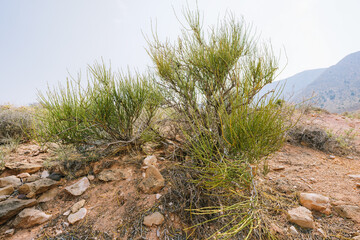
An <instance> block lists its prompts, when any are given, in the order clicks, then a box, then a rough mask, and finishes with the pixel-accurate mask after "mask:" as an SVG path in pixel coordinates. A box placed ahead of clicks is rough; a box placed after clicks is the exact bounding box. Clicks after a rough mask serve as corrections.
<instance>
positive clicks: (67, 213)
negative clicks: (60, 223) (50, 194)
mask: <svg viewBox="0 0 360 240" xmlns="http://www.w3.org/2000/svg"><path fill="white" fill-rule="evenodd" d="M70 213H71V211H70V210H67V211H66V212H64V213H63V215H64V216H69V215H70Z"/></svg>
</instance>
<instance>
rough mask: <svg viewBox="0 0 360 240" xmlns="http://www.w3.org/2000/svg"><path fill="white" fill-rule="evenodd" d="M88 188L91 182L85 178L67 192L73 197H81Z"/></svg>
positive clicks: (67, 188)
mask: <svg viewBox="0 0 360 240" xmlns="http://www.w3.org/2000/svg"><path fill="white" fill-rule="evenodd" d="M88 187H90V182H89V180H88V179H87V177H83V178H81V179H80V180H79V181H77V182H76V183H74V184H73V185H70V186H68V187H66V188H65V190H66V191H67V192H68V193H70V194H71V195H74V196H80V195H81V194H83V193H84V192H85V191H86V189H88Z"/></svg>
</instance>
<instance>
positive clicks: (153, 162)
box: [144, 155, 157, 166]
mask: <svg viewBox="0 0 360 240" xmlns="http://www.w3.org/2000/svg"><path fill="white" fill-rule="evenodd" d="M156 163H157V158H156V156H154V155H151V156H147V157H146V158H145V159H144V165H146V166H149V165H153V166H154V165H156Z"/></svg>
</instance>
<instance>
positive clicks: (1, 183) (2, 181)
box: [0, 176, 21, 187]
mask: <svg viewBox="0 0 360 240" xmlns="http://www.w3.org/2000/svg"><path fill="white" fill-rule="evenodd" d="M9 185H13V186H14V187H18V186H20V185H21V180H20V179H19V178H17V177H15V176H8V177H3V178H0V187H6V186H9Z"/></svg>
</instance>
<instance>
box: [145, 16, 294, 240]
mask: <svg viewBox="0 0 360 240" xmlns="http://www.w3.org/2000/svg"><path fill="white" fill-rule="evenodd" d="M185 19H186V23H187V26H186V27H184V29H183V31H182V35H181V36H179V38H178V39H177V41H176V42H175V43H170V42H169V41H166V42H162V41H160V40H159V38H158V37H157V35H156V34H154V38H153V40H151V41H149V44H150V46H149V54H150V56H151V58H152V60H153V62H154V65H155V66H156V71H157V75H158V78H157V83H158V85H159V86H160V88H161V91H162V92H164V96H165V100H166V103H167V104H168V106H171V107H172V108H174V109H175V110H176V112H177V113H178V114H179V115H180V116H181V119H182V120H183V121H184V120H185V124H184V123H183V124H182V129H183V132H184V134H185V136H186V139H187V144H185V148H184V151H185V152H186V153H187V154H188V155H189V156H191V166H192V168H193V169H194V170H195V172H197V174H196V175H195V177H194V178H193V179H192V181H193V182H194V183H196V184H198V186H200V190H199V191H200V192H201V193H202V195H201V198H204V199H208V196H209V195H211V196H214V195H215V196H217V198H216V202H213V203H212V204H213V206H209V205H208V204H209V203H208V202H207V203H206V205H203V206H201V205H200V206H199V204H198V203H199V202H198V201H197V202H192V203H191V204H190V205H189V207H191V206H197V208H196V209H190V211H191V214H192V215H202V216H204V215H207V216H208V219H207V220H205V221H204V222H203V224H207V223H209V222H221V223H222V226H219V228H215V229H214V231H207V234H206V236H203V235H202V236H198V237H199V238H201V239H203V238H208V239H213V238H215V239H229V238H230V239H233V238H234V237H237V238H238V239H247V238H249V237H250V236H251V234H252V233H253V232H254V231H256V230H257V229H259V228H260V227H259V226H261V224H262V223H261V221H259V220H260V218H261V217H260V214H259V209H260V208H261V207H260V205H259V204H258V203H259V201H258V198H259V195H258V194H257V190H256V186H255V184H254V174H255V173H256V171H254V169H256V167H254V166H253V165H252V164H254V163H258V162H259V160H261V159H262V158H263V157H266V156H268V155H269V154H271V153H273V152H274V151H276V150H277V149H278V148H279V147H280V146H281V144H282V143H283V140H284V133H285V131H286V130H287V129H288V127H289V123H290V121H289V117H290V115H289V110H290V109H289V108H287V107H283V106H281V105H279V104H278V102H279V101H278V96H279V92H271V93H268V94H265V95H264V96H259V95H258V93H259V91H260V90H261V89H262V88H263V87H264V86H265V85H266V84H269V83H271V82H272V81H273V80H274V78H275V74H276V70H277V69H278V64H277V59H276V58H275V57H274V55H273V53H272V50H271V47H270V46H269V45H267V44H264V43H260V42H258V41H257V40H256V39H257V38H256V36H255V35H254V34H253V33H252V30H251V28H250V27H248V25H246V24H245V23H244V22H243V21H237V20H236V19H235V18H234V17H233V16H226V17H225V18H224V20H223V21H220V22H219V23H218V25H217V26H214V27H210V28H209V31H204V29H203V28H202V26H203V23H202V22H201V21H200V19H201V16H200V14H199V12H198V11H194V12H193V11H191V10H186V11H185ZM184 26H185V24H184ZM204 202H206V201H204ZM199 226H201V223H200V224H199V223H198V224H197V225H196V226H194V228H197V227H199ZM260 235H261V234H260ZM265 235H266V234H265Z"/></svg>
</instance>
